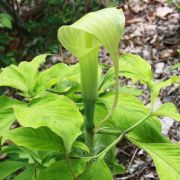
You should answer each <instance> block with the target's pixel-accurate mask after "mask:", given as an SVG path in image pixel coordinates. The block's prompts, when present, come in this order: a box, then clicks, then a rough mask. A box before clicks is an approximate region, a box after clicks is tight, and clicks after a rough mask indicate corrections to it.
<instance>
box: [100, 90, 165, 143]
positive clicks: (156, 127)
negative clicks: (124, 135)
mask: <svg viewBox="0 0 180 180" xmlns="http://www.w3.org/2000/svg"><path fill="white" fill-rule="evenodd" d="M112 98H113V96H112V95H111V94H109V95H108V94H107V95H106V96H103V97H101V98H100V99H99V103H104V104H105V106H106V108H107V109H108V110H109V107H111V103H112ZM99 105H100V106H102V104H98V105H97V106H99ZM149 112H150V109H148V108H146V107H145V106H144V105H143V104H142V102H141V101H140V100H139V99H137V98H136V97H134V96H130V95H129V96H128V95H119V99H118V104H117V107H116V109H115V111H114V113H113V114H112V116H111V118H110V119H108V120H107V121H106V123H104V125H103V127H109V128H110V129H116V130H118V129H119V131H120V132H122V131H125V130H127V129H128V128H129V127H131V126H132V125H134V124H135V123H137V122H138V121H139V120H141V119H142V118H144V117H145V116H146V115H147V114H148V113H149ZM97 113H98V112H97ZM128 136H130V137H133V138H134V139H136V140H138V141H142V142H146V143H148V142H149V143H150V142H167V140H166V138H165V137H163V136H162V135H161V125H160V122H159V120H158V119H157V118H156V117H150V118H148V119H147V120H146V121H145V122H143V123H142V124H141V125H140V126H138V127H137V128H136V129H134V130H132V131H130V132H129V133H128Z"/></svg>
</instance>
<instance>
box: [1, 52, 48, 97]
mask: <svg viewBox="0 0 180 180" xmlns="http://www.w3.org/2000/svg"><path fill="white" fill-rule="evenodd" d="M47 55H48V54H43V55H39V56H37V57H35V58H34V59H33V60H32V61H31V62H26V61H23V62H21V63H20V64H19V66H15V65H11V66H9V67H6V68H4V69H2V72H1V73H0V86H9V87H13V88H15V89H18V90H20V91H22V92H23V93H24V94H25V95H27V96H28V95H29V96H32V95H33V87H34V84H35V82H36V78H37V77H38V75H39V71H38V68H39V66H40V64H41V63H43V62H44V61H45V59H46V57H47Z"/></svg>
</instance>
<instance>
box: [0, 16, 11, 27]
mask: <svg viewBox="0 0 180 180" xmlns="http://www.w3.org/2000/svg"><path fill="white" fill-rule="evenodd" d="M0 28H9V29H11V28H12V17H11V16H10V15H9V14H7V13H0Z"/></svg>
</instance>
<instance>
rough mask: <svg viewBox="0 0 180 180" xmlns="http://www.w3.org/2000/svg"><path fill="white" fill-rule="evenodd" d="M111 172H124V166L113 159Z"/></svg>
mask: <svg viewBox="0 0 180 180" xmlns="http://www.w3.org/2000/svg"><path fill="white" fill-rule="evenodd" d="M112 173H113V175H118V174H124V173H125V167H124V166H122V165H121V164H119V163H118V162H116V161H115V163H114V164H113V171H112Z"/></svg>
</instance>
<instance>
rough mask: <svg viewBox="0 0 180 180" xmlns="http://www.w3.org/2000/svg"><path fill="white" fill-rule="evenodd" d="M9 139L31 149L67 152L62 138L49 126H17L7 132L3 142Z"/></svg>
mask: <svg viewBox="0 0 180 180" xmlns="http://www.w3.org/2000/svg"><path fill="white" fill-rule="evenodd" d="M7 139H9V140H11V141H13V142H14V143H15V144H16V145H18V146H23V147H25V148H27V149H30V150H35V151H60V152H65V149H64V145H63V141H62V139H61V138H60V137H59V136H58V135H56V134H55V133H53V132H52V131H51V130H50V129H49V128H47V127H40V128H37V129H33V128H29V127H21V128H16V129H14V130H11V131H9V132H8V133H6V134H5V135H4V136H3V139H2V142H3V141H5V140H7Z"/></svg>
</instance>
